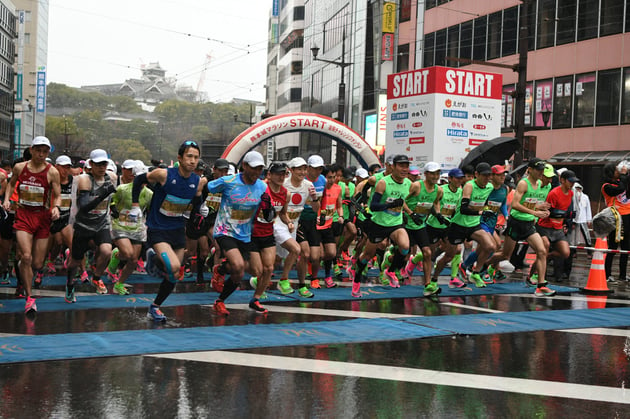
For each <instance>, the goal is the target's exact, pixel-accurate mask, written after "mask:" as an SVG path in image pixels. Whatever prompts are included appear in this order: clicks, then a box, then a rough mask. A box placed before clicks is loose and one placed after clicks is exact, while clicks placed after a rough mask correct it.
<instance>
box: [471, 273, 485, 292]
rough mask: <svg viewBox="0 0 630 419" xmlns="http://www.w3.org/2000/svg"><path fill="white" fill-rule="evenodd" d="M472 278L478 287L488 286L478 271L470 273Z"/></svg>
mask: <svg viewBox="0 0 630 419" xmlns="http://www.w3.org/2000/svg"><path fill="white" fill-rule="evenodd" d="M470 280H471V281H472V282H473V283H474V284H475V286H476V287H477V288H484V287H485V286H486V283H485V282H483V279H482V278H481V275H480V274H479V273H478V272H473V273H472V274H471V275H470Z"/></svg>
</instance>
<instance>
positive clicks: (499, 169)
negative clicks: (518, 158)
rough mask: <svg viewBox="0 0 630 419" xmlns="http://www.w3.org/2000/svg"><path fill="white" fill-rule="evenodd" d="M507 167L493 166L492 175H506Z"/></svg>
mask: <svg viewBox="0 0 630 419" xmlns="http://www.w3.org/2000/svg"><path fill="white" fill-rule="evenodd" d="M505 171H506V170H505V166H501V165H500V164H495V165H494V166H492V173H494V174H495V175H500V174H502V173H505Z"/></svg>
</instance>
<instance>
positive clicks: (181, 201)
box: [147, 167, 199, 230]
mask: <svg viewBox="0 0 630 419" xmlns="http://www.w3.org/2000/svg"><path fill="white" fill-rule="evenodd" d="M166 170H167V177H166V182H165V183H164V185H160V184H158V185H156V186H155V190H154V191H153V199H151V209H150V210H149V215H148V217H147V227H149V228H152V229H156V230H176V229H180V228H184V225H185V223H186V219H185V218H184V215H185V214H189V213H190V210H191V207H192V205H191V201H192V199H193V198H194V197H195V195H196V194H197V186H198V185H199V176H198V175H196V174H195V173H192V174H191V175H190V176H189V177H187V178H185V177H183V176H182V175H180V174H179V169H178V168H177V167H169V168H168V169H166Z"/></svg>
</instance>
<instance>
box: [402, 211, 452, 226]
mask: <svg viewBox="0 0 630 419" xmlns="http://www.w3.org/2000/svg"><path fill="white" fill-rule="evenodd" d="M440 215H442V214H440ZM409 216H410V217H411V219H412V220H413V222H414V223H416V224H418V225H421V224H422V223H423V222H424V217H423V216H422V214H418V213H417V212H412V213H411V215H409ZM443 217H444V216H443V215H442V218H443Z"/></svg>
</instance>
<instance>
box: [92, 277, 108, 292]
mask: <svg viewBox="0 0 630 419" xmlns="http://www.w3.org/2000/svg"><path fill="white" fill-rule="evenodd" d="M92 286H93V287H94V288H96V293H97V294H107V287H106V286H105V284H103V280H102V279H99V280H98V281H96V280H94V279H93V280H92Z"/></svg>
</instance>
